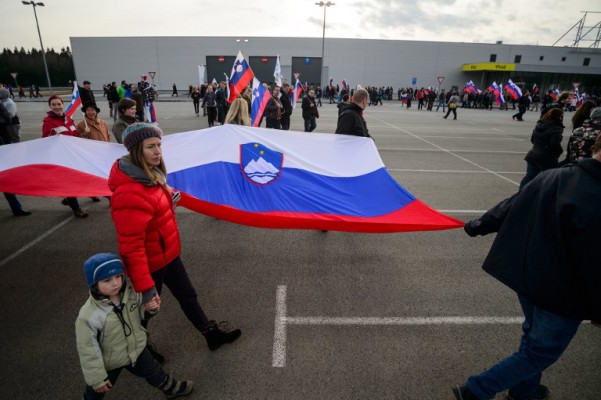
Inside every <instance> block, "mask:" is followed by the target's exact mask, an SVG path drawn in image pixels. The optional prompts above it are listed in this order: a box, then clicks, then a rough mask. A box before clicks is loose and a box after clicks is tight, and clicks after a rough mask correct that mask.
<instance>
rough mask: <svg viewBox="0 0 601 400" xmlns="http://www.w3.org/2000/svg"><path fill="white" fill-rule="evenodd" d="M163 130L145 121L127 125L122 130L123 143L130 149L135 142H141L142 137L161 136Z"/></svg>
mask: <svg viewBox="0 0 601 400" xmlns="http://www.w3.org/2000/svg"><path fill="white" fill-rule="evenodd" d="M162 135H163V132H161V130H160V129H159V128H158V127H157V126H155V125H153V124H149V123H147V122H138V123H135V124H131V125H130V126H128V127H127V128H126V129H125V131H124V132H123V136H122V138H123V144H124V145H125V147H126V148H127V151H130V150H131V149H132V147H134V146H135V145H136V144H138V143H140V142H143V141H144V139H148V138H152V137H156V138H159V139H160V138H161V136H162Z"/></svg>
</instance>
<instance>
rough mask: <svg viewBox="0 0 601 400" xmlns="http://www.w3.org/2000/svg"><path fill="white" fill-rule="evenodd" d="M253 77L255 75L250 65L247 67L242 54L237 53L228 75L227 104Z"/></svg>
mask: <svg viewBox="0 0 601 400" xmlns="http://www.w3.org/2000/svg"><path fill="white" fill-rule="evenodd" d="M254 76H255V74H254V73H253V71H252V69H250V65H248V63H247V62H246V59H245V58H244V56H243V55H242V52H241V51H239V52H238V55H237V56H236V61H234V65H233V66H232V72H231V74H230V80H229V84H228V87H229V92H230V93H229V97H228V99H227V102H228V103H230V104H232V101H234V100H235V99H236V97H238V95H239V94H240V93H242V91H243V90H244V88H245V87H247V86H248V84H249V83H250V82H251V81H252V80H253V77H254Z"/></svg>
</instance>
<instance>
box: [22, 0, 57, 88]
mask: <svg viewBox="0 0 601 400" xmlns="http://www.w3.org/2000/svg"><path fill="white" fill-rule="evenodd" d="M21 3H23V4H25V5H26V6H28V5H30V4H31V5H32V6H33V15H34V16H35V25H36V26H37V28H38V36H39V37H40V47H41V48H42V59H43V60H44V69H45V70H46V80H47V81H48V88H49V89H50V94H52V83H50V74H49V73H48V64H47V63H46V52H45V51H44V44H43V43H42V34H41V33H40V24H39V23H38V14H37V13H36V11H35V8H36V7H37V6H40V7H44V3H36V2H34V1H33V0H32V1H21Z"/></svg>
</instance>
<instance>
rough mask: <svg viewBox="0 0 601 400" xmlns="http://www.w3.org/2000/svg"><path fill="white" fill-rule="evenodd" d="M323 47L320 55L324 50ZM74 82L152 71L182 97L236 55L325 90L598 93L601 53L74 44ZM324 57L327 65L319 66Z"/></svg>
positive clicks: (263, 73) (252, 41)
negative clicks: (505, 87) (517, 88)
mask: <svg viewBox="0 0 601 400" xmlns="http://www.w3.org/2000/svg"><path fill="white" fill-rule="evenodd" d="M322 43H323V49H322ZM71 49H72V51H73V61H74V64H75V73H76V76H77V79H78V81H83V80H89V81H92V82H93V84H94V87H95V88H97V89H98V88H100V86H101V85H102V84H104V83H108V82H112V81H116V82H120V81H121V80H126V81H127V82H137V81H139V80H140V76H141V75H143V74H145V75H149V73H150V72H152V73H153V74H150V75H153V76H154V78H153V79H154V83H155V84H156V86H157V88H158V89H159V90H169V89H171V86H172V85H173V83H175V84H176V85H177V86H178V88H179V89H180V90H185V89H186V88H187V87H188V86H189V85H198V84H199V80H200V78H199V73H198V65H200V64H202V65H205V66H206V76H205V79H206V80H208V81H212V80H213V79H215V80H217V81H221V80H225V75H224V74H227V75H228V76H229V75H230V73H231V69H232V65H233V62H234V60H235V58H236V55H237V54H238V52H239V51H241V52H242V54H243V55H244V56H245V58H246V59H247V61H248V62H249V64H250V66H251V68H252V69H253V72H254V73H255V76H257V78H258V79H259V80H261V81H262V82H272V81H273V80H274V78H273V71H274V67H275V62H276V57H277V56H278V55H279V56H280V63H281V68H282V76H283V77H284V78H285V79H286V80H287V81H288V82H294V81H295V77H296V76H298V78H299V80H300V81H301V82H308V83H309V84H319V83H320V82H322V81H325V82H323V84H324V85H325V84H327V82H328V81H329V80H330V78H332V79H333V80H334V82H335V83H337V84H339V83H340V82H341V81H342V79H345V80H346V81H347V82H348V83H349V85H350V86H351V87H354V86H355V85H357V84H360V85H362V86H392V87H393V88H394V89H395V90H396V89H398V88H400V87H427V86H433V87H438V86H439V82H442V84H441V86H442V87H446V88H451V87H453V86H456V87H460V88H462V87H463V86H464V85H465V83H466V82H467V81H469V80H471V81H473V82H474V84H475V85H476V87H478V88H487V87H488V86H489V85H490V84H491V83H492V82H493V81H496V82H497V83H505V82H506V81H507V79H512V80H513V82H515V83H517V84H518V85H522V86H526V87H531V86H532V85H533V84H535V83H536V84H537V85H538V86H539V87H541V88H543V89H548V88H553V89H555V88H559V89H560V90H570V89H572V88H574V87H575V86H577V87H578V88H579V89H580V91H581V92H589V93H591V92H595V93H598V94H599V93H601V49H599V48H582V47H553V46H531V45H512V44H502V43H495V44H493V43H491V44H488V43H455V42H429V41H408V40H373V39H339V38H325V41H324V42H322V38H297V37H72V38H71ZM322 51H323V54H324V57H323V58H324V59H323V63H322V58H321V55H322Z"/></svg>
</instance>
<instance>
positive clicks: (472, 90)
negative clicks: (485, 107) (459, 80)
mask: <svg viewBox="0 0 601 400" xmlns="http://www.w3.org/2000/svg"><path fill="white" fill-rule="evenodd" d="M463 91H464V92H468V93H471V94H476V93H478V90H477V89H476V85H474V82H472V81H469V82H468V83H466V84H465V86H464V87H463Z"/></svg>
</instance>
